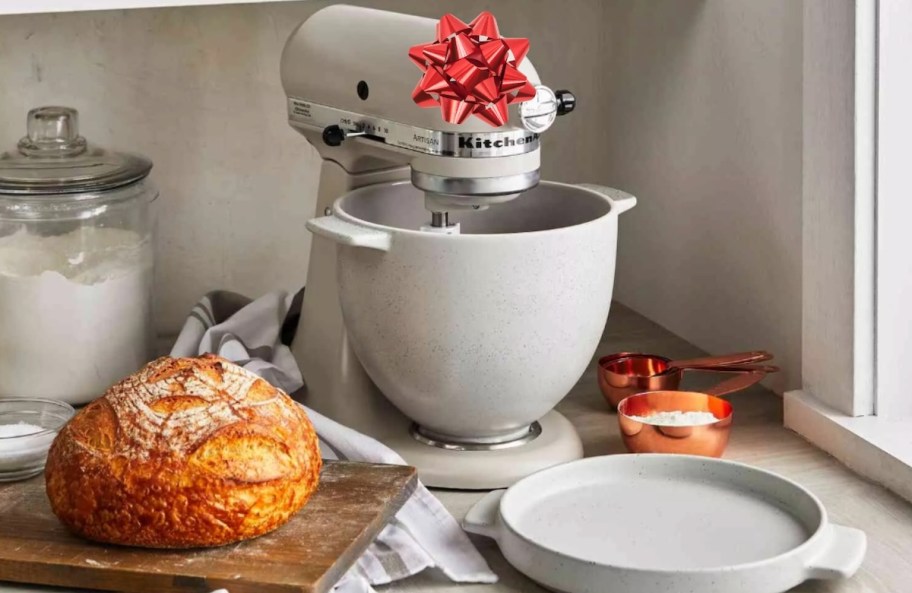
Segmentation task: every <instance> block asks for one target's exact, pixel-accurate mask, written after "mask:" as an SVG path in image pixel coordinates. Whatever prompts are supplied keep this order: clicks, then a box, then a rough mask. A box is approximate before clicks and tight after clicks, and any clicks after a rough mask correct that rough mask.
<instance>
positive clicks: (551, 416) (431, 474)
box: [381, 410, 583, 490]
mask: <svg viewBox="0 0 912 593" xmlns="http://www.w3.org/2000/svg"><path fill="white" fill-rule="evenodd" d="M403 420H405V419H404V418H403ZM538 423H539V424H540V425H541V434H540V435H538V436H537V437H536V438H534V439H533V440H531V441H529V442H527V443H525V444H522V445H519V446H514V447H509V448H504V449H495V450H482V451H466V450H451V449H442V448H439V447H435V446H433V445H428V444H425V443H422V442H419V441H417V440H415V438H413V436H412V434H411V433H410V431H409V424H408V423H404V424H403V426H402V427H401V429H399V427H397V429H398V430H396V431H394V432H392V431H391V432H387V433H386V434H385V435H384V436H383V437H381V440H382V441H383V442H384V443H385V444H386V445H387V446H388V447H390V448H392V449H394V450H395V451H396V452H397V453H399V454H400V455H402V457H404V458H405V461H406V462H407V463H409V464H410V465H414V466H415V467H417V468H418V477H419V478H421V481H422V482H424V484H425V485H426V486H431V487H436V488H454V489H457V490H493V489H495V488H506V487H508V486H510V485H511V484H513V483H514V482H516V481H518V480H520V479H522V478H524V477H526V476H528V475H529V474H532V473H534V472H537V471H538V470H540V469H545V468H547V467H551V466H552V465H557V464H559V463H566V462H568V461H573V460H575V459H580V458H581V457H582V456H583V444H582V442H581V441H580V438H579V435H577V434H576V429H574V428H573V425H572V424H570V421H569V420H567V419H566V418H564V416H562V415H561V414H560V413H558V412H555V411H553V410H552V411H550V412H548V413H547V414H545V416H544V417H543V418H542V419H541V420H539V421H538Z"/></svg>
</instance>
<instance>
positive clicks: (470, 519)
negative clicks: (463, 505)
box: [462, 490, 506, 539]
mask: <svg viewBox="0 0 912 593" xmlns="http://www.w3.org/2000/svg"><path fill="white" fill-rule="evenodd" d="M505 492H506V490H494V491H492V492H488V493H487V494H485V495H484V497H483V498H482V499H481V500H479V501H478V502H476V503H475V506H473V507H472V508H471V509H469V512H468V513H466V516H465V519H463V520H462V528H463V529H465V530H466V531H468V532H469V533H477V534H478V535H483V536H485V537H490V538H492V539H497V536H498V534H499V533H500V525H499V524H500V519H499V517H500V499H501V498H503V495H504V493H505Z"/></svg>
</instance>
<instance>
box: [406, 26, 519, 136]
mask: <svg viewBox="0 0 912 593" xmlns="http://www.w3.org/2000/svg"><path fill="white" fill-rule="evenodd" d="M527 53H529V40H528V39H525V38H522V37H513V38H510V37H501V36H500V31H498V29H497V21H496V20H495V18H494V15H493V14H491V13H490V12H487V11H485V12H482V13H481V14H479V15H478V16H477V17H475V20H473V21H472V22H471V23H469V24H465V23H464V22H462V21H461V20H459V19H458V18H457V17H455V16H454V15H452V14H445V15H444V16H443V18H441V19H440V22H439V23H437V39H436V40H434V41H433V42H431V43H425V44H421V45H416V46H414V47H412V48H411V49H410V50H409V58H411V60H412V61H413V62H415V63H416V64H417V65H418V67H419V68H421V70H422V71H423V72H424V76H422V77H421V80H420V81H419V82H418V86H416V87H415V90H414V91H412V99H413V100H414V101H415V103H417V104H418V105H420V106H421V107H433V106H434V105H436V104H438V103H439V104H440V110H441V113H442V115H443V119H444V120H445V121H448V122H449V123H451V124H461V123H462V122H464V121H465V120H466V119H468V117H469V116H470V115H472V114H473V113H474V114H475V116H477V117H479V118H481V119H483V120H484V121H486V122H488V124H490V125H492V126H494V127H498V126H502V125H504V124H505V123H507V116H508V113H507V105H509V104H511V103H520V102H522V101H528V100H529V99H531V98H532V97H534V96H535V87H534V86H533V85H532V83H530V82H529V80H528V79H527V78H526V76H525V75H524V74H523V73H522V72H520V71H519V70H518V67H519V64H520V62H522V60H523V58H524V57H526V54H527ZM434 95H437V97H436V98H435V97H434Z"/></svg>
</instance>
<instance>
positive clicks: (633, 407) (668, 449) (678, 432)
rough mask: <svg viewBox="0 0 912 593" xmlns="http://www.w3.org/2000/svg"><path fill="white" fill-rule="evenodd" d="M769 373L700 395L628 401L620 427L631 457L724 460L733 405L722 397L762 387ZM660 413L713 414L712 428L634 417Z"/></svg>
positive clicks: (654, 395)
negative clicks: (661, 455)
mask: <svg viewBox="0 0 912 593" xmlns="http://www.w3.org/2000/svg"><path fill="white" fill-rule="evenodd" d="M765 376H766V373H765V372H763V371H754V372H744V373H741V374H739V375H737V376H735V377H732V378H731V379H727V380H725V381H722V382H721V383H719V384H718V385H716V386H714V387H711V388H710V389H707V390H706V392H705V393H704V392H698V391H648V392H646V393H637V394H635V395H631V396H629V397H627V398H624V399H623V400H622V401H621V402H620V403H619V404H618V416H617V417H618V426H619V427H620V429H621V438H622V439H623V440H624V446H625V447H626V448H627V450H628V451H630V452H631V453H678V454H684V455H703V456H705V457H721V456H722V452H723V451H725V446H726V445H727V444H728V437H729V433H730V432H731V423H732V405H731V404H730V403H729V402H727V401H725V400H724V399H722V398H721V397H719V396H720V395H725V394H727V393H733V392H735V391H740V390H741V389H746V388H747V387H750V386H751V385H753V384H755V383H758V382H759V381H760V380H762V379H763V377H765ZM658 412H710V413H711V414H712V415H713V416H715V417H716V421H715V422H712V423H711V424H699V425H690V426H662V425H657V424H649V423H647V422H641V421H640V420H636V419H634V418H632V416H639V417H649V416H651V415H653V414H656V413H658Z"/></svg>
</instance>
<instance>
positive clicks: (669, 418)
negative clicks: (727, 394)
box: [628, 411, 719, 426]
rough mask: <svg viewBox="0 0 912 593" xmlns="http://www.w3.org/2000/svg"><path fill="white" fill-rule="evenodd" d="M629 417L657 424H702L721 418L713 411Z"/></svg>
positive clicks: (657, 413) (645, 422) (660, 413)
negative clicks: (714, 414)
mask: <svg viewBox="0 0 912 593" xmlns="http://www.w3.org/2000/svg"><path fill="white" fill-rule="evenodd" d="M628 418H631V419H633V420H636V421H637V422H642V423H643V424H653V425H655V426H702V425H704V424H712V423H714V422H718V421H719V418H716V417H715V416H713V414H712V412H680V411H674V412H656V413H655V414H651V415H649V416H628Z"/></svg>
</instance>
